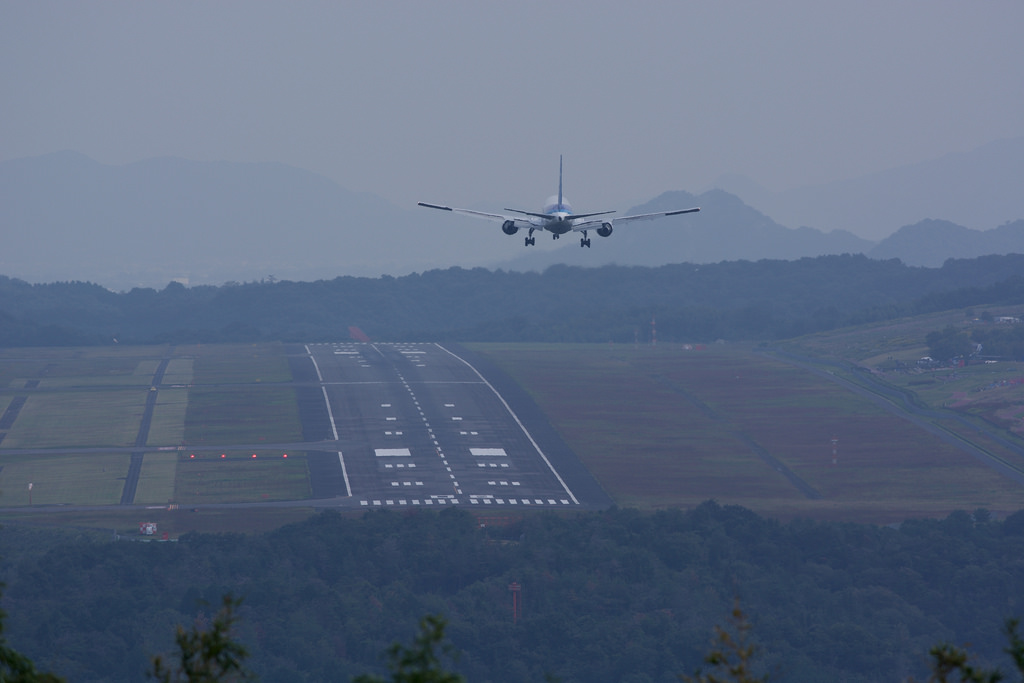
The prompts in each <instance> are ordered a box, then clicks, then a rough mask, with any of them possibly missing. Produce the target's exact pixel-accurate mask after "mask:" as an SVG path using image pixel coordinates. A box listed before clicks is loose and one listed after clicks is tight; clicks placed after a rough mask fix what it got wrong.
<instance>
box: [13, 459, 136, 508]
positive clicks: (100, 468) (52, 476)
mask: <svg viewBox="0 0 1024 683" xmlns="http://www.w3.org/2000/svg"><path fill="white" fill-rule="evenodd" d="M129 458H130V456H129V455H128V454H126V453H115V454H89V455H88V456H75V455H33V456H11V455H2V454H0V465H3V469H2V470H0V505H3V506H12V505H28V501H29V491H28V484H29V483H30V482H31V483H32V484H33V486H32V503H33V505H56V504H61V503H68V504H72V505H112V504H116V503H118V502H119V501H120V500H121V491H122V490H123V488H124V478H125V475H126V474H127V472H128V462H129Z"/></svg>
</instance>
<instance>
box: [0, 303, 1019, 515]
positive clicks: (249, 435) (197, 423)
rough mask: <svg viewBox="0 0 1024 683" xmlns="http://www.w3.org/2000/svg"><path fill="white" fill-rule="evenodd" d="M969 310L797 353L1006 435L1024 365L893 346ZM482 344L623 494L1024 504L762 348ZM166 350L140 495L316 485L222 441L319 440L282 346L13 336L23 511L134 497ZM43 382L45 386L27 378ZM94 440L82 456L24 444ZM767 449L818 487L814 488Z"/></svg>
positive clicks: (8, 373)
mask: <svg viewBox="0 0 1024 683" xmlns="http://www.w3.org/2000/svg"><path fill="white" fill-rule="evenodd" d="M1000 313H1002V312H1001V311H1000ZM962 319H963V314H962V313H950V314H944V315H942V316H930V317H926V318H921V319H914V320H913V321H908V322H906V323H904V324H899V323H888V324H886V325H885V326H865V327H864V328H857V329H855V330H843V331H840V332H837V333H835V334H834V335H833V336H824V335H815V336H811V337H808V338H804V339H800V340H795V341H793V342H792V343H791V348H793V349H796V350H798V351H800V352H802V353H809V354H812V355H817V356H819V357H823V358H843V357H846V358H852V359H853V360H855V361H857V362H859V363H861V364H864V365H865V366H868V367H872V369H873V370H874V373H875V374H873V375H872V376H877V377H880V378H883V379H884V381H886V382H888V383H890V384H891V385H892V386H895V387H898V388H901V389H903V390H906V391H908V392H913V394H914V395H915V396H916V397H917V398H918V400H919V401H920V402H921V403H923V404H927V405H931V406H936V407H941V406H943V405H945V406H955V407H956V409H957V410H960V411H961V412H962V414H964V415H966V416H968V417H969V418H970V419H972V420H977V421H983V420H984V421H988V422H990V423H992V424H999V425H1002V426H1005V427H1006V428H1007V429H1008V430H1012V429H1015V428H1016V427H1019V426H1021V425H1020V424H1019V423H1021V421H1022V418H1024V387H1022V386H1019V385H1017V384H1008V383H1006V382H1005V381H1004V380H1006V379H1007V378H1011V377H1014V376H1019V377H1024V367H1022V366H1018V365H1016V364H1009V363H1007V364H999V365H981V366H978V367H976V368H975V367H969V368H965V369H961V370H958V371H955V372H953V371H949V370H946V371H944V373H945V374H943V373H924V372H917V371H916V370H915V371H912V372H900V373H896V372H890V371H887V370H885V369H884V367H883V366H885V364H886V363H889V364H892V361H891V359H892V358H901V359H902V358H906V359H915V358H918V357H920V355H923V354H922V353H921V349H922V348H923V338H924V335H925V334H927V332H928V331H930V330H933V329H940V328H941V327H943V326H944V325H945V324H948V322H949V321H950V320H962ZM471 346H472V348H473V349H474V350H475V351H477V352H479V353H481V354H484V355H486V356H488V357H489V358H491V359H492V360H493V361H494V362H496V363H497V364H498V365H499V366H501V367H502V368H503V369H504V370H505V371H506V372H508V373H509V374H510V375H511V376H512V377H513V378H515V379H516V380H517V381H518V382H519V383H520V384H521V385H522V386H523V387H524V388H525V389H526V390H527V391H528V392H529V393H530V394H531V395H532V396H533V397H534V399H535V400H536V402H537V403H538V405H540V407H541V408H542V409H543V410H544V411H545V412H546V414H547V416H548V418H549V420H550V421H551V423H552V424H553V425H554V426H555V428H556V429H557V430H558V431H559V432H560V433H561V435H562V437H563V438H564V439H565V440H566V442H567V443H568V444H569V446H570V447H571V448H572V449H573V450H574V451H575V452H576V453H577V454H578V455H579V457H580V458H581V460H582V461H583V463H584V464H585V465H586V466H587V468H588V469H589V470H590V471H591V472H592V473H593V474H594V476H595V477H596V478H597V480H598V481H599V482H600V484H601V485H602V486H603V487H604V488H605V490H606V491H607V492H608V493H609V494H610V495H611V497H612V498H613V499H614V500H615V501H616V503H617V504H619V505H621V506H633V507H639V508H643V509H655V508H663V507H687V506H692V505H696V504H698V503H700V502H701V501H704V500H706V499H708V498H714V499H716V500H718V501H719V502H721V503H736V504H740V505H744V506H746V507H749V508H751V509H754V510H756V511H758V512H761V513H764V514H768V515H773V516H778V517H782V518H789V517H794V516H807V517H818V518H831V519H848V520H858V521H872V522H893V521H899V520H902V519H905V518H907V517H913V516H943V515H945V514H948V512H950V511H951V510H954V509H968V510H973V509H975V508H978V507H986V508H989V509H991V510H993V511H995V512H997V513H1006V512H1009V511H1012V510H1016V509H1018V508H1021V507H1024V487H1021V486H1019V485H1017V484H1015V483H1013V482H1011V481H1010V480H1008V479H1006V478H1004V477H1002V476H1000V475H998V474H996V473H994V472H993V471H992V470H991V469H990V468H988V467H986V466H985V465H984V464H982V463H981V462H979V460H977V459H975V458H973V457H971V456H969V455H966V454H965V453H964V452H962V451H961V450H959V449H957V448H955V447H954V446H951V445H949V444H947V443H945V442H944V441H942V440H940V439H939V438H937V437H936V436H933V435H932V434H930V433H928V432H926V431H924V430H922V429H920V428H918V427H916V426H914V425H912V424H911V423H909V422H908V421H906V420H905V419H902V418H901V417H899V416H896V415H893V414H892V413H891V412H888V411H885V410H883V409H882V408H880V407H879V406H877V405H876V404H875V403H873V402H871V401H869V400H868V399H866V398H862V397H861V396H859V395H858V394H855V393H853V392H851V391H849V390H848V389H847V388H845V387H844V386H841V385H840V384H838V383H836V382H834V381H830V380H829V379H828V377H827V376H820V375H818V374H815V373H812V372H810V371H808V370H806V369H804V368H801V367H797V366H795V365H792V364H789V363H787V362H784V361H783V360H781V359H779V358H777V357H774V356H772V355H770V354H766V353H763V352H762V351H761V350H759V349H757V348H754V347H752V346H750V345H740V344H712V345H708V346H706V347H696V348H693V347H684V346H681V345H675V344H662V345H659V346H657V347H651V346H633V345H562V344H557V345H556V344H473V345H471ZM167 357H170V362H169V363H168V365H167V368H166V371H165V374H164V379H163V382H162V384H161V386H160V387H159V390H158V392H157V394H156V405H155V409H154V412H153V419H152V422H151V425H150V431H149V435H148V440H147V444H148V446H149V447H150V448H157V447H162V448H174V449H175V450H164V451H150V452H147V453H146V454H145V456H144V458H143V460H142V469H141V474H140V479H139V483H138V487H137V489H136V494H135V502H136V503H139V504H143V505H166V504H167V503H168V502H171V501H173V502H175V503H178V504H179V506H181V507H182V509H188V510H190V509H191V508H190V507H189V506H197V505H201V504H205V503H232V502H249V501H268V502H269V501H277V500H302V499H305V498H308V497H309V495H310V485H309V474H308V468H307V464H306V457H305V454H304V453H289V457H288V458H287V459H285V458H283V457H281V456H282V454H281V453H280V452H273V451H271V450H269V449H260V450H257V451H256V455H257V457H256V458H252V452H245V453H242V452H234V451H229V452H225V453H224V455H225V457H224V458H220V457H219V456H220V450H215V449H218V447H219V446H227V445H231V444H242V443H248V444H256V443H267V444H269V443H286V442H296V441H301V440H302V430H301V423H300V420H299V414H298V408H297V405H296V400H295V393H294V390H293V388H292V387H291V386H289V385H287V384H282V383H284V382H287V381H289V380H290V379H291V375H290V372H289V370H288V364H287V359H286V357H285V355H284V347H283V346H282V345H280V344H259V345H249V344H245V345H222V346H216V345H213V346H211V345H203V346H199V345H196V346H181V347H174V348H171V347H166V346H158V347H103V348H100V349H13V350H10V349H9V350H0V411H2V410H3V408H4V407H5V406H6V405H7V404H9V403H10V401H11V399H12V398H13V397H14V396H20V395H27V396H28V400H27V401H26V403H25V405H24V406H23V407H22V409H21V412H20V413H19V415H18V417H17V419H16V420H15V422H14V425H13V426H12V427H11V429H9V430H8V433H7V435H6V437H5V438H4V440H3V442H0V508H3V507H8V508H15V507H17V508H19V509H21V510H24V506H25V505H27V503H28V489H27V484H28V483H29V482H32V483H33V485H34V486H33V500H32V502H33V504H34V505H41V504H44V503H73V504H82V505H96V504H116V503H117V502H118V500H119V498H120V495H121V491H122V488H123V484H124V478H125V476H126V474H127V470H128V465H129V461H130V456H129V455H128V454H127V453H126V452H122V453H104V452H103V449H104V448H109V447H128V446H131V445H132V444H133V443H134V440H135V438H136V436H137V434H138V430H139V425H140V420H141V417H142V414H143V411H144V407H145V402H146V398H147V396H149V395H150V392H149V385H150V383H151V381H152V377H153V373H154V372H155V371H156V369H157V367H158V365H159V363H160V360H161V359H163V358H167ZM871 364H876V365H875V366H872V365H871ZM894 367H895V366H894ZM850 377H851V378H853V379H856V375H855V374H851V375H850ZM36 380H38V382H39V384H38V387H32V386H26V382H29V383H30V384H31V383H32V382H35V381H36ZM1021 384H1022V385H1024V382H1022V383H1021ZM937 422H940V423H941V424H942V425H943V426H945V427H947V428H948V429H949V430H950V431H951V432H953V433H956V434H958V435H960V436H961V437H962V438H964V439H967V440H970V441H972V442H974V443H976V444H978V445H979V446H980V447H982V448H984V449H986V450H988V451H989V452H990V453H992V454H993V455H994V456H996V457H1000V458H1004V459H1007V460H1008V461H1013V463H1014V464H1017V465H1019V466H1020V467H1022V468H1024V462H1017V460H1024V459H1021V458H1019V457H1018V456H1016V455H1014V454H1013V453H1012V452H1010V451H1009V449H1007V448H1005V447H1004V446H1001V445H1000V444H999V443H997V442H995V441H994V440H992V439H990V438H988V437H985V436H982V435H980V434H977V433H972V431H973V430H972V429H971V428H970V427H964V426H963V425H959V424H954V423H952V421H948V420H940V421H937ZM947 423H948V424H947ZM1007 433H1009V432H1007ZM833 440H835V443H833ZM96 447H99V450H98V451H95V452H89V453H80V454H74V453H66V454H59V455H55V454H36V455H33V456H25V455H16V454H14V453H12V452H11V451H12V450H13V449H15V448H19V449H21V448H38V449H42V448H64V449H70V450H74V449H76V448H96ZM179 447H180V448H184V449H195V450H177V449H178V448H179ZM833 448H835V462H833ZM193 453H194V454H195V455H196V457H195V458H191V457H190V455H192V454H193ZM764 453H767V454H770V456H771V457H773V458H775V459H776V460H777V461H778V462H780V463H782V464H783V465H784V466H785V467H786V468H788V469H789V471H791V472H792V473H793V474H794V475H796V476H797V477H799V478H800V479H801V480H802V481H803V482H805V483H806V485H807V486H809V487H811V488H813V489H814V491H816V492H817V493H818V494H820V498H817V499H812V498H808V497H807V496H806V495H805V494H804V493H803V492H801V490H800V489H798V488H797V487H796V486H794V484H793V483H792V482H791V481H790V480H789V479H787V477H786V476H784V475H783V473H782V472H780V471H778V470H777V469H776V468H775V467H774V466H773V465H772V464H771V463H770V461H766V459H765V458H764V457H762V456H763V454H764ZM19 514H25V513H24V512H19ZM28 514H29V515H30V516H31V515H32V514H33V513H31V512H29V513H28ZM275 514H276V515H277V517H278V518H279V519H281V520H282V521H284V520H289V521H290V520H292V519H299V518H301V517H302V516H305V515H306V514H309V511H308V510H287V511H286V510H283V509H282V510H280V511H276V513H275V512H274V511H265V512H262V513H260V514H259V515H256V514H255V513H253V514H251V515H250V514H248V513H241V512H232V511H228V510H225V511H221V512H218V513H217V514H213V513H207V512H202V513H191V512H188V513H182V512H180V511H154V512H153V515H152V516H153V517H154V518H156V517H159V519H154V521H159V522H160V523H161V524H166V526H165V527H163V528H165V529H170V530H172V531H174V532H181V531H184V530H187V529H191V528H203V529H206V530H223V529H239V530H243V529H253V528H264V527H266V526H267V525H272V522H270V521H269V520H271V519H274V518H275ZM43 517H44V518H46V519H51V520H52V519H57V518H60V515H54V514H52V513H51V514H50V515H49V516H45V515H44V516H43ZM135 517H137V515H135V516H130V517H128V518H126V517H124V516H123V515H121V514H119V513H116V512H106V513H100V512H89V513H76V516H75V517H74V519H75V520H76V523H82V522H81V521H80V520H84V519H88V520H94V521H95V522H96V523H97V524H101V520H102V525H107V524H108V522H109V526H110V527H111V528H121V529H125V528H127V529H129V530H130V529H132V527H133V524H132V523H128V522H130V520H131V519H135ZM137 521H139V520H137V519H135V523H137ZM218 525H221V526H218Z"/></svg>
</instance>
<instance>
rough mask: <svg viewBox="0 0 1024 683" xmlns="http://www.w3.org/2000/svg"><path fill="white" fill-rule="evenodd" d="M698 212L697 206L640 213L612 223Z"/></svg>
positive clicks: (623, 217)
mask: <svg viewBox="0 0 1024 683" xmlns="http://www.w3.org/2000/svg"><path fill="white" fill-rule="evenodd" d="M698 211H700V207H699V206H695V207H694V208H692V209H680V210H678V211H659V212H657V213H640V214H637V215H635V216H622V217H621V218H616V219H615V220H613V221H612V223H613V224H614V223H626V222H628V221H647V220H650V219H652V218H661V217H662V216H678V215H679V214H681V213H697V212H698Z"/></svg>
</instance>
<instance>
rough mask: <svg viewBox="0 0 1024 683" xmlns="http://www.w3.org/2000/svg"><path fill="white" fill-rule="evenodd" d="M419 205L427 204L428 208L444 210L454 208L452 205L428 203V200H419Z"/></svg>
mask: <svg viewBox="0 0 1024 683" xmlns="http://www.w3.org/2000/svg"><path fill="white" fill-rule="evenodd" d="M417 205H418V206H425V207H427V208H428V209H441V210H442V211H451V210H452V207H450V206H438V205H437V204H427V203H426V202H417Z"/></svg>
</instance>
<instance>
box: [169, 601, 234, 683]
mask: <svg viewBox="0 0 1024 683" xmlns="http://www.w3.org/2000/svg"><path fill="white" fill-rule="evenodd" d="M223 602H224V604H223V607H221V610H220V612H218V613H217V615H216V616H215V617H214V619H213V623H212V624H210V627H209V629H206V628H204V627H203V625H201V624H199V623H196V624H195V625H194V626H193V627H192V628H191V629H189V630H186V629H185V628H183V627H182V626H178V628H177V632H176V634H175V637H174V640H175V642H176V643H177V645H178V655H177V664H176V665H169V664H167V663H166V662H165V661H164V658H163V657H162V656H159V655H157V656H156V657H153V671H152V676H153V678H155V679H156V680H157V681H160V683H177V682H179V681H180V682H183V683H184V682H187V683H227V682H228V681H239V680H246V679H248V678H250V677H251V675H250V673H249V672H248V671H247V670H246V669H245V667H244V666H243V665H242V662H243V661H244V660H245V658H246V657H248V655H249V652H248V650H246V648H245V646H243V645H242V644H241V643H239V642H238V641H236V640H235V639H234V638H233V636H232V633H231V629H232V627H233V626H234V624H235V622H236V621H237V620H238V617H237V616H236V614H235V610H237V609H238V607H239V605H241V600H240V599H235V598H234V597H232V596H231V595H230V594H228V595H225V596H224V598H223Z"/></svg>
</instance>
